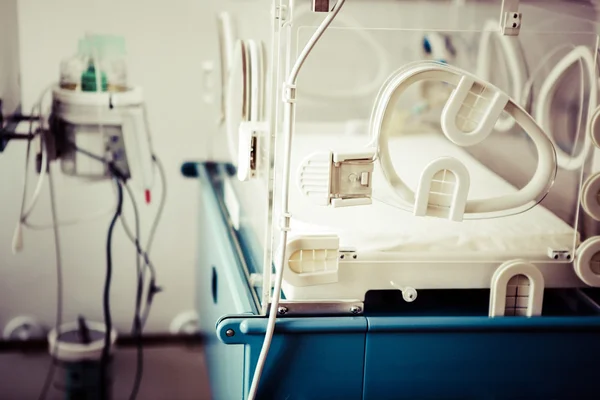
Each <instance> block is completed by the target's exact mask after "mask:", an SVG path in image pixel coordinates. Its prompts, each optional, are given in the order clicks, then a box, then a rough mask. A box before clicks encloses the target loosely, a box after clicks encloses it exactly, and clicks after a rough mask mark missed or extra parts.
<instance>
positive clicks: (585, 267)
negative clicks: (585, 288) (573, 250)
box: [575, 236, 600, 287]
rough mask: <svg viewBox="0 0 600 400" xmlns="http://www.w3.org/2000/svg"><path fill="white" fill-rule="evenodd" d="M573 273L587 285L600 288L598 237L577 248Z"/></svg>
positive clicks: (599, 247) (599, 241) (599, 240)
mask: <svg viewBox="0 0 600 400" xmlns="http://www.w3.org/2000/svg"><path fill="white" fill-rule="evenodd" d="M575 273H576V274H577V276H578V277H579V279H581V280H582V281H583V282H584V283H586V284H587V285H590V286H593V287H600V236H594V237H592V238H589V239H588V240H586V241H585V242H583V243H582V244H581V246H579V248H578V249H577V258H576V259H575Z"/></svg>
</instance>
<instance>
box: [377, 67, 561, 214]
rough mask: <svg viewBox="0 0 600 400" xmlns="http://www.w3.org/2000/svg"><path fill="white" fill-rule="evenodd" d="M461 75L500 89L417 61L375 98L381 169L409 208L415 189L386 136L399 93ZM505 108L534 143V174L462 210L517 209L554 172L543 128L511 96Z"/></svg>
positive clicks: (454, 81)
mask: <svg viewBox="0 0 600 400" xmlns="http://www.w3.org/2000/svg"><path fill="white" fill-rule="evenodd" d="M463 76H468V77H470V78H471V79H473V80H474V81H475V82H478V83H479V84H481V85H483V86H485V87H486V89H487V90H492V91H498V92H499V91H500V89H498V88H496V87H494V86H492V85H490V84H489V83H487V82H483V81H480V80H477V78H476V77H474V76H472V75H471V74H469V73H468V72H466V71H463V70H460V69H458V68H455V67H451V66H449V65H445V64H440V63H436V62H416V63H411V64H409V65H407V66H406V67H404V68H402V69H400V70H399V71H397V72H395V73H394V74H393V75H392V76H391V77H390V78H389V79H388V81H387V82H386V84H385V85H384V86H383V88H382V90H381V91H380V95H379V97H378V101H377V103H376V106H375V108H374V110H373V115H372V117H371V134H372V137H373V142H374V144H375V145H376V146H377V148H378V149H379V154H378V159H379V163H380V165H381V168H382V170H383V173H384V175H385V177H386V179H387V181H388V183H389V184H390V186H391V187H392V189H393V190H394V192H395V193H396V195H397V196H398V197H399V200H400V201H401V202H403V203H404V205H405V206H406V207H407V208H408V209H413V208H414V204H415V193H414V192H413V191H412V190H411V189H410V188H409V187H408V186H407V185H406V184H405V183H404V181H403V180H402V179H401V178H400V176H398V173H397V172H396V171H395V169H394V165H393V162H392V156H391V154H390V150H389V140H390V136H391V134H392V132H391V129H390V128H391V127H392V126H393V110H394V108H395V105H396V103H397V102H398V100H399V99H400V96H401V95H402V93H404V92H405V91H406V89H407V88H408V87H410V86H411V85H413V84H415V83H417V82H419V81H423V80H440V81H443V82H447V83H448V84H451V85H454V86H457V85H458V84H459V82H460V81H461V79H462V78H463ZM504 111H506V112H507V113H508V114H510V115H511V116H512V117H513V118H514V119H515V120H516V121H517V123H518V124H519V125H521V127H522V128H523V130H524V131H525V132H527V134H528V135H529V137H530V138H531V140H532V141H533V143H534V144H535V145H536V147H537V152H538V165H537V170H536V172H535V174H534V176H533V177H532V178H531V180H530V181H529V183H527V185H525V187H523V188H522V189H521V190H519V191H518V192H515V193H510V194H507V195H503V196H497V197H492V198H488V199H478V200H468V201H467V204H466V207H465V213H466V214H481V213H492V212H497V211H506V210H511V209H516V208H518V207H522V206H525V205H527V204H528V203H530V202H532V201H537V200H539V199H540V198H541V197H542V196H543V195H544V194H546V193H547V192H548V190H549V189H550V187H551V186H552V184H553V183H554V178H555V176H556V154H555V152H554V146H553V145H552V142H550V140H549V139H548V137H547V136H546V134H545V133H544V131H543V130H542V129H541V128H540V127H539V126H538V125H537V124H536V122H535V121H534V120H533V118H532V117H531V116H530V115H529V114H527V112H525V110H523V109H522V108H521V107H520V106H519V105H517V104H515V103H514V102H513V100H509V101H508V103H507V104H506V106H505V107H504Z"/></svg>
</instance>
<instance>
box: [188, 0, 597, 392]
mask: <svg viewBox="0 0 600 400" xmlns="http://www.w3.org/2000/svg"><path fill="white" fill-rule="evenodd" d="M252 4H253V5H254V7H253V8H254V9H259V8H260V6H259V3H258V2H254V3H252ZM263 6H264V5H263ZM250 8H252V7H250ZM260 15H261V18H264V21H270V24H269V25H268V26H270V28H271V32H268V33H267V32H265V29H264V27H265V26H267V25H265V24H263V25H262V27H263V29H262V30H261V31H260V32H258V31H257V33H256V37H253V38H252V40H249V39H244V40H239V41H237V43H236V44H235V45H232V46H230V48H232V49H233V51H232V52H231V53H230V52H227V54H228V58H227V60H228V61H223V63H225V64H226V65H227V68H222V73H223V79H222V82H223V83H224V85H223V96H222V99H223V107H222V110H223V122H222V124H221V127H220V129H219V130H218V132H219V133H218V135H220V136H221V138H226V142H227V145H228V149H229V153H230V157H229V161H230V163H227V164H218V163H217V164H213V163H209V164H207V165H203V166H201V167H198V169H199V170H200V172H199V175H200V176H204V179H205V180H208V182H210V185H211V187H212V188H213V190H214V193H213V196H214V199H213V200H214V201H215V204H218V205H219V209H220V210H221V212H222V215H223V220H222V221H221V220H220V222H219V224H225V226H226V227H227V229H226V231H227V232H228V233H227V234H228V235H229V237H230V240H231V242H232V243H233V247H234V248H235V250H236V252H237V254H239V259H237V260H236V262H235V264H236V265H237V267H236V268H239V271H241V272H239V273H238V272H236V276H238V274H239V277H241V279H240V281H241V287H244V288H245V289H244V293H245V295H244V298H245V299H246V301H248V302H249V303H251V304H252V306H250V307H249V309H248V307H247V309H244V307H241V308H239V309H238V310H235V311H233V312H232V311H228V313H229V314H235V315H229V316H227V317H222V318H220V319H218V320H217V321H216V322H217V336H218V337H219V339H220V342H219V346H223V345H224V346H225V347H232V346H234V347H235V346H236V345H238V347H239V345H244V349H245V350H244V360H245V361H244V362H243V363H242V364H243V365H244V368H243V371H244V372H243V374H242V375H243V378H242V381H243V385H242V392H243V395H244V396H246V395H247V393H248V392H249V393H250V398H254V396H256V395H257V393H258V394H259V395H258V398H263V397H264V398H271V397H269V396H268V395H267V394H269V395H270V394H274V393H277V394H281V395H282V396H283V395H284V394H286V395H287V394H289V393H296V394H298V393H300V394H299V395H297V397H291V398H334V397H335V396H339V397H335V398H364V399H366V398H442V397H444V396H446V397H451V398H456V397H457V396H458V397H461V398H462V397H465V396H466V397H469V396H471V397H472V398H481V397H482V396H483V397H485V395H486V393H487V395H490V394H494V395H497V397H498V398H514V396H517V397H518V396H525V397H526V398H539V396H542V397H544V396H546V395H547V396H550V397H552V398H569V395H575V394H577V396H575V397H577V398H585V396H586V395H588V394H590V392H589V391H588V389H589V388H588V387H587V386H586V385H587V383H586V382H588V378H589V377H588V378H586V375H585V372H584V370H585V368H583V367H577V371H579V372H578V374H579V375H578V378H577V379H575V380H576V381H577V385H580V386H579V387H578V388H575V386H569V387H568V388H567V387H566V386H564V385H563V386H561V384H559V383H553V382H551V381H552V380H553V379H551V378H549V377H553V378H555V379H556V380H557V382H558V381H561V379H560V377H561V376H563V375H561V373H560V372H552V371H549V370H548V369H547V368H545V367H543V366H542V364H543V363H544V360H543V357H542V358H540V357H541V356H540V354H542V353H544V352H545V351H546V350H548V348H549V347H547V346H550V342H552V343H554V344H556V346H558V347H554V351H556V354H557V355H558V354H559V353H560V357H562V358H563V361H564V362H566V363H571V364H569V365H572V366H576V365H579V366H581V365H583V364H581V363H582V358H581V357H584V358H585V357H587V356H583V355H582V353H581V352H579V353H578V351H579V350H581V351H583V348H581V349H579V348H578V349H579V350H577V349H575V348H574V347H573V346H575V347H577V346H583V347H585V348H586V349H588V351H589V354H590V357H591V354H598V353H597V352H598V351H600V348H597V345H596V344H592V343H593V341H591V339H590V338H591V336H590V337H588V336H585V335H584V336H578V334H579V333H580V330H581V329H583V330H586V331H597V329H598V326H600V324H599V320H600V319H598V318H597V315H598V312H599V310H600V306H598V305H597V303H596V301H597V300H598V299H600V296H599V293H598V292H597V291H596V290H595V288H597V287H599V286H600V236H597V235H598V233H599V230H598V224H597V221H600V202H599V200H598V198H599V193H600V169H599V166H600V165H599V163H598V161H600V158H599V154H600V153H599V147H600V126H598V115H600V111H599V110H600V109H599V108H598V99H597V97H598V73H597V60H596V57H597V53H598V32H597V26H596V10H595V8H594V6H593V5H592V4H590V3H588V2H586V1H575V2H566V1H544V2H535V1H531V2H526V1H522V2H520V1H517V0H511V1H423V2H421V1H387V0H376V1H358V0H355V1H353V0H338V1H337V2H335V1H327V0H314V1H311V0H274V1H273V4H272V7H271V9H270V10H264V9H261V11H260ZM221 36H222V37H227V35H226V34H222V35H221ZM232 53H233V55H231V54H232ZM224 60H225V58H224ZM213 200H211V201H213ZM205 204H207V203H205ZM211 204H212V203H211ZM204 207H206V205H205V206H204ZM224 232H225V231H224ZM200 268H203V267H202V266H200ZM230 268H233V267H230ZM217 274H218V273H217ZM229 274H230V276H231V272H230V273H229ZM213 276H214V275H213ZM231 279H233V278H231ZM237 279H238V278H235V280H236V282H237ZM239 284H240V283H239V282H238V283H236V284H233V286H230V288H233V287H238V288H239ZM213 300H214V299H213ZM214 304H217V301H216V300H215V301H214ZM238 305H239V301H238ZM201 309H202V306H201ZM210 312H213V313H215V311H210ZM216 313H217V314H218V312H216ZM247 313H251V314H254V315H256V317H254V318H250V317H244V316H243V315H241V314H247ZM201 315H202V310H201ZM259 315H260V316H261V317H258V316H259ZM526 317H530V318H526ZM275 319H277V321H275ZM303 324H308V325H310V326H311V328H306V327H305V325H303ZM311 324H312V325H311ZM303 327H304V328H303ZM557 327H562V328H561V329H564V330H565V332H564V336H561V335H558V334H556V333H555V331H556V329H557ZM212 328H213V329H214V325H213V326H212ZM303 329H305V330H303ZM530 330H535V331H536V332H538V334H539V336H537V337H533V336H527V337H525V338H523V337H521V336H519V335H521V334H522V333H523V332H529V331H530ZM484 331H485V332H487V334H481V335H476V334H475V332H484ZM307 332H310V333H307ZM417 332H418V333H419V335H417V336H415V335H414V333H417ZM424 332H428V333H429V334H430V335H425V334H424ZM458 332H464V334H459V333H458ZM473 335H475V336H473ZM332 336H333V337H336V338H337V341H336V342H335V343H334V342H332V340H333V338H332ZM467 338H468V339H467ZM355 339H356V342H354V340H355ZM588 339H590V340H588ZM263 340H264V342H263ZM465 340H467V341H465ZM536 340H537V341H542V342H544V341H545V340H546V341H547V342H544V343H545V344H544V345H534V344H532V343H534V342H536ZM555 340H556V342H554V341H555ZM575 342H577V343H578V344H575ZM263 343H264V345H263ZM343 343H345V344H343ZM348 343H352V345H351V347H352V348H353V349H354V350H356V354H354V353H352V351H354V350H352V351H350V352H349V353H352V354H349V353H348V348H347V346H350V345H349V344H348ZM442 343H443V344H442ZM473 343H478V345H476V346H475V345H474V344H473ZM558 343H560V345H558ZM567 343H570V344H567ZM583 343H585V344H583ZM344 346H346V351H344V350H343V347H344ZM428 346H429V347H428ZM431 346H433V347H431ZM473 346H475V347H477V348H474V347H473ZM478 346H479V347H478ZM494 346H497V347H496V349H495V350H494V353H497V350H498V349H504V350H502V351H507V352H508V351H509V350H508V349H515V351H519V352H520V354H521V356H522V357H523V358H527V360H528V361H525V362H524V364H527V365H528V366H529V367H531V368H530V369H529V370H528V372H527V373H523V375H519V373H517V372H514V374H513V373H512V372H511V373H510V375H511V376H510V377H509V378H507V379H508V380H509V381H511V382H514V381H515V379H517V377H518V376H520V379H523V381H526V382H529V383H531V388H535V389H531V388H529V387H528V388H523V387H518V388H517V387H515V386H514V385H513V386H510V385H508V386H506V387H505V386H502V382H501V381H502V379H495V378H494V377H496V378H497V377H498V376H499V375H498V374H499V372H498V368H500V369H502V368H504V367H501V366H507V365H508V364H506V363H509V356H508V355H507V356H506V359H504V355H494V356H493V358H495V359H496V365H495V366H482V365H481V364H482V363H485V360H486V357H490V356H489V355H488V356H486V355H485V354H483V353H484V352H485V349H491V348H492V347H494ZM553 346H554V345H553ZM261 348H262V351H261V352H259V350H260V349H261ZM293 348H295V349H300V348H301V349H304V350H303V351H304V353H302V354H300V350H297V351H296V350H292V349H293ZM433 348H435V349H437V350H433ZM451 348H456V349H462V350H461V351H459V353H460V354H461V355H460V357H459V356H458V354H459V353H454V352H453V351H450V350H449V349H451ZM412 349H414V350H412ZM419 349H421V350H419ZM457 351H458V350H457ZM490 351H491V350H490ZM502 351H500V352H502ZM316 352H321V355H322V356H323V357H327V361H326V362H322V364H329V363H330V364H332V365H329V366H326V365H321V364H319V365H318V366H317V365H315V364H314V363H312V361H311V358H310V356H309V355H311V354H312V356H314V357H316ZM422 353H425V354H422ZM429 353H431V354H429ZM576 353H577V354H576ZM291 354H293V356H292V355H291ZM409 355H412V357H417V359H418V361H416V364H411V362H410V361H408V360H407V359H406V358H405V357H408V356H409ZM521 356H520V357H521ZM457 357H459V358H460V360H462V361H458V359H457ZM350 359H352V360H353V361H351V360H350ZM284 360H285V361H284ZM413 361H414V359H413ZM505 361H506V363H505ZM356 363H358V365H356ZM351 364H352V365H351ZM505 364H506V365H505ZM411 365H412V366H411ZM459 366H461V367H462V368H464V375H463V374H460V373H459V372H452V373H449V374H448V375H447V379H440V375H439V373H441V372H440V371H441V369H443V368H447V369H452V368H454V367H456V368H459ZM574 368H575V367H574ZM301 371H304V372H301ZM391 371H396V373H392V372H391ZM466 371H470V372H466ZM303 373H304V374H308V375H303ZM436 373H437V377H434V376H433V375H435V374H436ZM469 373H471V376H474V375H473V374H479V375H480V378H481V379H483V381H481V382H477V383H474V382H472V381H471V378H469V377H468V374H469ZM319 374H323V375H322V376H320V375H319ZM398 374H400V375H402V376H405V378H398ZM214 376H217V375H214ZM261 376H262V377H261ZM300 376H302V380H304V381H305V382H306V381H310V382H313V383H314V384H315V385H316V386H315V387H319V388H321V389H320V390H321V391H319V393H318V394H315V392H314V391H311V390H310V389H309V388H299V385H298V383H297V382H296V381H295V380H294V379H299V377H300ZM344 376H346V377H348V376H356V377H357V378H356V379H358V380H359V381H360V383H357V384H356V385H353V384H349V383H348V381H347V379H344ZM257 377H261V380H259V379H258V378H257ZM215 379H217V380H218V378H215ZM328 379H329V380H328ZM511 379H512V380H511ZM564 379H566V377H563V380H562V381H563V383H564ZM569 379H571V380H572V379H574V378H573V377H571V376H570V377H569ZM211 380H212V377H211ZM392 382H401V383H404V386H402V388H401V389H398V388H397V389H398V390H392V388H391V386H390V385H392ZM541 382H545V383H544V385H545V386H544V385H543V387H541V386H540V385H542V383H541ZM548 382H551V383H548ZM589 383H590V384H591V381H590V382H589ZM486 385H487V386H486ZM467 386H468V387H469V388H470V389H466V388H465V387H467ZM480 386H481V387H480ZM342 387H343V389H342ZM290 388H294V390H292V389H290ZM332 390H334V391H335V392H331V391H332ZM399 392H400V393H399ZM331 393H336V394H335V395H332V394H331ZM441 393H444V396H441ZM469 393H470V394H469ZM328 395H329V397H328ZM302 396H305V397H302ZM319 396H321V397H319ZM331 396H333V397H331ZM440 396H441V397H440ZM453 396H454V397H453ZM511 396H512V397H511ZM531 396H533V397H531ZM471 397H469V398H471ZM282 398H284V397H282ZM590 398H592V397H590Z"/></svg>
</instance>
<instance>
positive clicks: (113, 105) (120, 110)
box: [52, 87, 153, 189]
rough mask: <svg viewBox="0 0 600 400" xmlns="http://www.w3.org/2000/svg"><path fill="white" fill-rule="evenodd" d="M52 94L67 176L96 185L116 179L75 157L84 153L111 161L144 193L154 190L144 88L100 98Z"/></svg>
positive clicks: (103, 168) (72, 93) (85, 157)
mask: <svg viewBox="0 0 600 400" xmlns="http://www.w3.org/2000/svg"><path fill="white" fill-rule="evenodd" d="M52 94H53V108H52V114H53V118H54V122H53V123H54V124H55V127H56V128H57V132H59V134H58V137H57V140H58V145H59V147H60V148H61V150H62V151H63V153H62V154H59V156H60V159H61V168H62V172H63V173H64V174H66V175H70V176H77V177H82V178H85V179H92V180H95V179H105V178H111V176H112V175H111V172H110V171H109V170H108V166H107V165H106V164H104V163H101V162H98V160H95V159H93V158H92V157H90V156H89V155H86V154H85V153H83V152H80V151H76V149H81V150H84V151H86V152H88V153H91V154H92V155H96V156H98V157H102V158H104V159H106V160H109V161H112V162H113V163H114V165H115V166H116V167H117V168H118V169H119V170H120V171H121V172H122V173H123V174H124V175H125V176H126V177H128V178H130V177H131V178H132V181H133V182H134V183H136V185H137V186H139V187H140V188H141V189H149V188H150V187H152V184H153V164H152V150H151V143H150V136H149V134H148V126H147V121H146V115H145V109H144V102H143V95H142V90H141V89H140V88H133V89H130V90H128V91H125V92H101V93H97V92H82V91H72V90H66V89H61V88H58V87H57V88H55V89H54V90H53V92H52ZM61 140H62V141H64V143H61ZM73 145H74V146H76V147H73Z"/></svg>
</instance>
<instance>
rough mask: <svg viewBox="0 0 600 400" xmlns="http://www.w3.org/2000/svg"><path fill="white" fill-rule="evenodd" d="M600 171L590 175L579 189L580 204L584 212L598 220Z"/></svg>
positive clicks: (599, 215) (599, 210)
mask: <svg viewBox="0 0 600 400" xmlns="http://www.w3.org/2000/svg"><path fill="white" fill-rule="evenodd" d="M599 200H600V173H598V174H595V175H592V176H590V177H589V178H588V179H587V180H586V181H585V183H584V184H583V188H582V190H581V206H582V207H583V209H584V210H585V212H586V213H587V214H588V215H589V216H590V217H592V218H593V219H595V220H596V221H600V201H599Z"/></svg>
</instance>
